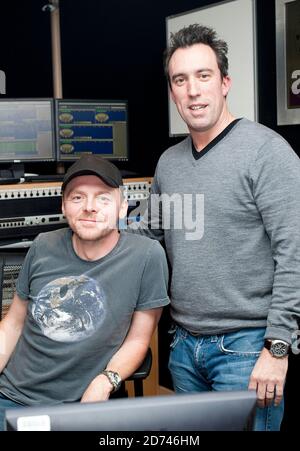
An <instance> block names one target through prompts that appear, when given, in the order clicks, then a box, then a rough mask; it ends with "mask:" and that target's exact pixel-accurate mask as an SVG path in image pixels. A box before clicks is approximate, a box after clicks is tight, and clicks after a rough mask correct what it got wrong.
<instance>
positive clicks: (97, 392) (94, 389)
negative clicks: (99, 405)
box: [80, 374, 113, 402]
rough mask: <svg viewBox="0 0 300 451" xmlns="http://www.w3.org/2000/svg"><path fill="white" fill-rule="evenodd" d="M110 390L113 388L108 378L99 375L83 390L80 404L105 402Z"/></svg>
mask: <svg viewBox="0 0 300 451" xmlns="http://www.w3.org/2000/svg"><path fill="white" fill-rule="evenodd" d="M112 390H113V386H112V384H111V383H110V382H109V380H108V378H107V377H106V376H105V375H104V374H99V376H97V377H95V379H93V380H92V382H91V383H90V385H89V386H88V388H87V389H86V390H85V392H84V393H83V395H82V398H81V401H80V402H99V401H106V400H107V399H108V398H109V395H110V393H111V392H112Z"/></svg>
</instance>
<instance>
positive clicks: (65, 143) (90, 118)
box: [56, 99, 128, 162]
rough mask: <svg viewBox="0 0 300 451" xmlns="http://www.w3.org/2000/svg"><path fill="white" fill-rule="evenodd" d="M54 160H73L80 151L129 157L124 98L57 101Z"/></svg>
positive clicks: (117, 159) (126, 113) (120, 158)
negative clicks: (121, 99) (55, 155)
mask: <svg viewBox="0 0 300 451" xmlns="http://www.w3.org/2000/svg"><path fill="white" fill-rule="evenodd" d="M56 136H57V160H58V161H60V162H64V161H75V160H76V159H78V158H80V157H81V155H83V154H94V155H100V156H101V157H103V158H108V159H109V160H111V161H128V111H127V102H126V101H106V100H105V101H104V100H64V99H59V100H57V101H56Z"/></svg>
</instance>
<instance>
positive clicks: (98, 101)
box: [54, 98, 130, 163]
mask: <svg viewBox="0 0 300 451" xmlns="http://www.w3.org/2000/svg"><path fill="white" fill-rule="evenodd" d="M61 103H71V104H72V103H74V104H80V103H90V104H95V105H99V104H101V103H103V104H112V105H113V104H118V103H123V104H124V105H125V106H126V148H127V156H126V157H116V158H111V157H108V156H106V155H104V154H103V155H102V154H99V155H100V156H102V157H103V158H105V159H107V160H109V161H111V162H112V163H127V162H128V161H129V160H130V158H129V124H128V100H125V99H117V100H116V99H113V100H111V99H74V98H73V99H63V98H61V99H54V105H55V106H54V108H55V131H56V133H55V134H56V160H57V161H58V162H59V163H68V162H69V163H74V162H75V161H77V160H78V159H79V158H80V156H78V157H74V156H73V158H68V157H64V158H63V157H62V156H61V153H60V150H59V143H60V138H59V121H58V111H59V105H60V104H61Z"/></svg>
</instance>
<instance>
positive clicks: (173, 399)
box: [5, 390, 256, 431]
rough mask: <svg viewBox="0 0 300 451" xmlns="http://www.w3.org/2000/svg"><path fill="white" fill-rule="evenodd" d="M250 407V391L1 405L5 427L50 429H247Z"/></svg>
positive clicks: (252, 399)
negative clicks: (12, 405)
mask: <svg viewBox="0 0 300 451" xmlns="http://www.w3.org/2000/svg"><path fill="white" fill-rule="evenodd" d="M255 406H256V392H255V391H254V390H251V391H246V390H245V391H227V392H225V391H223V392H216V391H214V392H205V393H181V394H172V395H166V396H146V397H137V398H123V399H111V400H109V401H107V402H101V403H79V402H78V403H66V404H58V405H54V406H53V405H52V406H48V407H47V406H40V407H22V408H12V409H7V410H6V413H5V414H6V417H5V418H6V421H5V426H6V429H7V430H53V431H187V430H191V431H242V430H252V428H253V421H254V413H255ZM26 417H27V418H26ZM28 417H30V418H28ZM28 422H29V423H28ZM18 424H19V426H18ZM22 424H23V428H22V427H21V428H20V426H21V425H22ZM24 424H25V429H24ZM26 424H27V425H26ZM41 426H43V427H44V429H41ZM28 427H30V428H31V429H28Z"/></svg>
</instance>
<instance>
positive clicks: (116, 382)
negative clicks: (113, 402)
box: [102, 370, 122, 393]
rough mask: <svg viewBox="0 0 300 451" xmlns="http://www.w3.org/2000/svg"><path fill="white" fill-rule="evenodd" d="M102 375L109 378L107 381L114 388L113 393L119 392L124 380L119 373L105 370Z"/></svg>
mask: <svg viewBox="0 0 300 451" xmlns="http://www.w3.org/2000/svg"><path fill="white" fill-rule="evenodd" d="M102 374H104V375H105V376H106V377H107V379H108V380H109V382H110V383H111V385H112V386H113V389H112V393H114V392H115V391H117V390H119V388H120V386H121V383H122V379H121V377H120V375H119V373H117V372H116V371H110V370H104V371H102Z"/></svg>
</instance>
